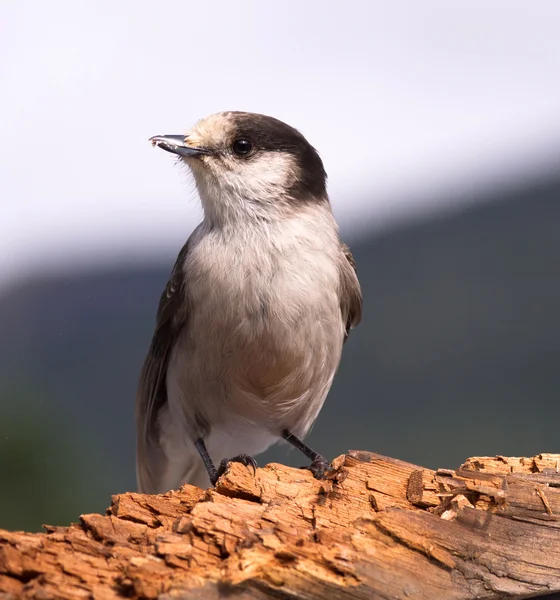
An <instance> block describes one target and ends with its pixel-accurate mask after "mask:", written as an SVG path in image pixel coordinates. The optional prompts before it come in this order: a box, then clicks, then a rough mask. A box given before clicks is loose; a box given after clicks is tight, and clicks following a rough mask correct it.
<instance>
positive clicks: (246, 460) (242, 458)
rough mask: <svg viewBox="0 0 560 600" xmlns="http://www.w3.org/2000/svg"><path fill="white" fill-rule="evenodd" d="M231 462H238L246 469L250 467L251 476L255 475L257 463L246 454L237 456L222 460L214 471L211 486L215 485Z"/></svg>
mask: <svg viewBox="0 0 560 600" xmlns="http://www.w3.org/2000/svg"><path fill="white" fill-rule="evenodd" d="M232 462H238V463H241V464H242V465H244V466H246V467H251V468H252V469H253V475H256V473H257V466H258V465H257V461H256V460H255V459H254V458H253V457H252V456H249V455H248V454H239V455H238V456H234V457H233V458H223V459H222V462H221V463H220V466H219V467H218V468H217V470H216V473H215V475H214V477H212V485H216V482H217V481H218V479H219V478H220V477H221V476H222V475H223V474H224V473H225V472H226V469H227V468H228V465H229V463H232Z"/></svg>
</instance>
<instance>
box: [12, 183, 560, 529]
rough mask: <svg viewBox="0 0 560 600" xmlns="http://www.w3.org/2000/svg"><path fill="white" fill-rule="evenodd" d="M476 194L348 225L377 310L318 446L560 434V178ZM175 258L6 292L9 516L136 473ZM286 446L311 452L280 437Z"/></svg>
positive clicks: (483, 447)
mask: <svg viewBox="0 0 560 600" xmlns="http://www.w3.org/2000/svg"><path fill="white" fill-rule="evenodd" d="M472 200H475V199H474V198H472ZM476 200H480V202H475V203H473V204H470V205H468V206H469V207H468V208H464V209H462V210H461V211H460V212H455V213H453V214H447V215H445V216H436V217H433V218H431V219H426V220H424V221H422V222H417V223H414V224H410V225H408V226H403V227H400V228H398V229H396V230H393V231H390V232H387V233H385V234H382V235H375V236H371V237H363V238H361V239H360V240H354V241H353V242H352V240H349V241H350V243H351V245H352V250H353V252H354V255H355V257H356V261H357V264H358V270H359V275H360V279H361V282H362V286H363V291H364V303H365V304H364V319H363V322H362V324H361V325H360V327H359V328H358V329H357V330H355V331H354V332H353V333H352V335H351V336H350V340H349V341H348V343H347V344H346V347H345V353H344V358H343V362H342V365H341V369H340V372H339V375H338V376H337V378H336V380H335V384H334V386H333V389H332V392H331V394H330V396H329V398H328V400H327V403H326V405H325V408H324V409H323V412H322V413H321V416H320V418H319V420H318V422H317V424H316V426H315V428H314V429H313V432H312V434H311V436H310V444H311V445H312V446H313V447H315V448H316V449H317V450H319V451H321V452H323V453H325V454H326V455H327V456H329V457H334V456H336V455H337V454H340V453H342V452H344V451H346V450H347V449H349V448H359V449H367V450H373V451H378V452H381V453H384V454H389V455H392V456H396V457H399V458H402V459H405V460H409V461H412V462H416V463H420V464H423V465H426V466H431V467H436V466H440V467H445V466H448V467H452V466H456V465H458V464H459V463H460V462H461V461H462V460H463V459H464V458H466V457H467V456H469V455H475V454H492V455H493V454H506V455H507V454H510V455H531V454H534V453H537V452H543V451H546V452H555V451H556V452H559V451H560V436H559V435H558V432H557V424H558V422H559V419H560V402H559V400H560V311H559V309H560V178H558V177H555V176H551V177H549V178H548V179H546V180H542V181H538V182H533V183H531V184H529V183H527V185H526V186H525V187H523V189H517V190H515V191H513V192H512V191H502V192H499V191H497V192H493V193H492V194H488V195H487V197H484V198H477V199H476ZM187 233H188V232H186V234H187ZM177 250H179V248H177ZM174 258H175V257H174V256H167V257H164V258H162V261H161V266H159V267H157V268H156V267H146V268H141V267H139V266H137V265H136V266H126V265H125V266H123V265H120V266H115V265H113V266H108V265H104V266H99V268H98V269H97V270H96V271H91V270H90V271H88V272H86V273H78V272H75V273H71V274H65V275H63V276H62V275H60V276H56V275H51V274H45V275H42V276H34V277H31V278H30V279H29V280H27V281H26V282H25V283H23V284H19V285H17V286H15V287H13V288H12V289H9V290H7V291H6V292H5V293H4V294H3V296H1V297H0V340H1V343H0V488H1V489H2V494H1V495H0V527H3V528H9V529H15V528H22V529H30V530H34V529H38V528H39V527H40V525H41V524H42V523H54V524H64V523H67V522H69V521H72V520H76V519H77V517H78V515H79V514H80V513H85V512H90V511H103V510H104V509H105V507H106V506H107V505H108V503H109V501H110V495H111V494H113V493H117V492H122V491H125V490H132V489H134V487H135V479H134V443H135V442H134V424H133V404H134V394H135V389H136V383H137V377H138V373H139V370H140V366H141V363H142V360H143V358H144V355H145V352H146V350H147V347H148V344H149V341H150V337H151V335H152V330H153V324H154V318H155V310H156V306H157V302H158V299H159V295H160V293H161V290H162V288H163V285H164V284H165V282H166V279H167V276H168V274H169V271H170V269H171V266H172V263H173V260H174ZM271 459H275V460H280V461H284V462H288V463H289V464H294V465H302V464H305V460H304V459H303V458H302V457H301V456H299V455H298V454H297V453H296V452H293V451H290V452H289V453H288V451H287V449H285V448H283V447H278V448H275V449H274V450H273V451H271V452H268V453H267V454H266V456H264V457H260V459H259V462H260V463H261V464H264V463H265V462H267V461H268V460H271Z"/></svg>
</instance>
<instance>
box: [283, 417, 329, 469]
mask: <svg viewBox="0 0 560 600" xmlns="http://www.w3.org/2000/svg"><path fill="white" fill-rule="evenodd" d="M282 437H283V438H284V439H285V440H286V441H287V442H289V443H290V444H292V446H294V448H297V449H298V450H299V451H300V452H302V453H303V454H305V456H307V458H309V460H310V461H311V464H310V465H309V467H303V468H304V469H309V470H310V471H311V472H312V473H313V477H315V479H324V478H325V476H326V475H327V473H328V472H329V471H330V470H331V465H330V463H329V461H328V460H327V459H326V458H324V457H323V456H321V455H320V454H318V453H317V452H315V450H312V449H311V448H310V447H309V446H308V445H307V444H304V443H303V442H302V441H301V440H300V439H299V438H297V437H296V436H295V435H294V434H293V433H290V432H289V431H288V430H287V429H284V431H282Z"/></svg>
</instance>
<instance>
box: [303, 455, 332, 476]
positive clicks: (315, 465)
mask: <svg viewBox="0 0 560 600" xmlns="http://www.w3.org/2000/svg"><path fill="white" fill-rule="evenodd" d="M300 468H301V469H307V470H308V471H311V473H313V477H315V479H326V478H327V477H328V476H329V475H330V474H331V473H333V472H334V469H333V468H332V467H331V464H330V463H329V461H328V460H327V459H326V458H323V457H322V456H319V457H317V458H316V459H314V460H313V462H312V463H311V464H310V465H309V466H307V467H300Z"/></svg>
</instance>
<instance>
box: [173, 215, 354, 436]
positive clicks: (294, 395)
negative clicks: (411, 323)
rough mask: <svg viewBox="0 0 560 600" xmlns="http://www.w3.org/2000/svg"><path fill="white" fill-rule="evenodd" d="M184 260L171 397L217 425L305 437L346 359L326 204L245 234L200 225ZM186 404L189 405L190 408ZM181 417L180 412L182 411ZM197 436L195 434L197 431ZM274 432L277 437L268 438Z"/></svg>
mask: <svg viewBox="0 0 560 600" xmlns="http://www.w3.org/2000/svg"><path fill="white" fill-rule="evenodd" d="M193 242H194V243H193V247H192V250H190V251H189V254H188V256H187V259H186V263H185V272H186V274H187V286H186V289H187V296H188V300H189V316H188V325H187V327H186V328H185V330H184V331H183V333H182V335H181V337H180V339H179V341H178V343H177V346H176V348H175V350H174V352H173V355H172V358H171V362H170V372H169V375H168V393H169V399H170V404H173V405H174V406H175V407H176V408H179V407H182V408H181V410H182V413H183V415H184V420H185V421H186V422H187V421H188V422H190V424H191V427H192V426H194V425H193V423H194V420H193V413H196V414H198V415H200V416H201V417H202V419H201V420H202V421H206V422H208V423H210V424H211V426H212V428H213V430H215V429H220V428H228V429H231V428H232V427H233V428H234V429H235V427H234V425H233V423H235V421H236V420H237V421H238V423H239V424H245V425H243V427H241V426H240V427H239V429H240V430H241V429H242V428H246V426H247V425H249V426H250V424H251V423H252V424H254V425H255V426H256V429H258V430H260V431H262V430H266V431H269V432H270V433H271V434H272V435H273V437H274V436H277V435H279V434H280V432H281V430H282V429H284V428H288V429H290V430H292V431H293V432H294V433H295V434H296V435H304V434H305V433H306V432H307V430H308V429H309V427H310V426H311V424H312V423H313V421H314V419H315V418H316V416H317V414H318V412H319V410H320V408H321V406H322V404H323V401H324V399H325V396H326V394H327V392H328V389H329V388H330V385H331V382H332V378H333V376H334V373H335V371H336V369H337V367H338V364H339V361H340V354H341V351H342V344H343V340H344V323H343V322H342V317H341V314H340V297H339V294H340V290H339V288H340V286H339V272H338V260H339V257H340V243H339V239H338V232H337V229H336V225H335V223H334V220H333V218H332V215H331V214H330V210H329V209H328V207H326V208H322V207H318V206H313V207H312V208H310V209H309V210H308V211H305V212H304V211H301V212H300V213H298V215H297V216H294V217H293V218H292V219H288V220H284V221H282V222H281V223H279V224H268V225H261V226H260V227H256V226H254V227H247V228H245V229H243V230H242V232H241V233H239V232H227V231H226V232H224V231H216V230H205V229H204V226H202V227H201V229H200V230H199V232H198V234H197V236H196V238H195V239H194V240H193ZM185 407H187V408H185ZM174 418H177V415H176V417H174ZM197 435H200V433H199V432H197V431H193V432H192V436H193V437H196V436H197ZM271 439H273V438H271Z"/></svg>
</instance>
